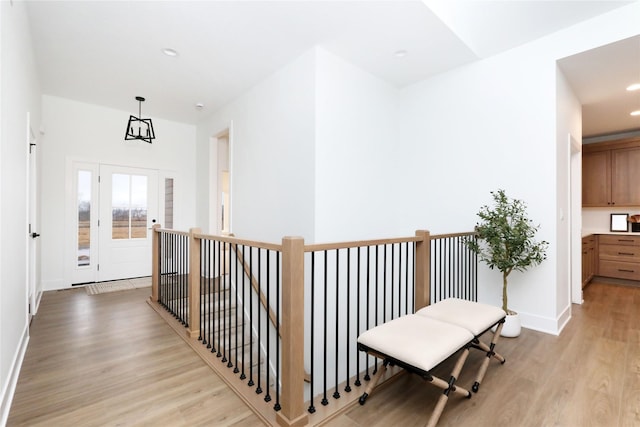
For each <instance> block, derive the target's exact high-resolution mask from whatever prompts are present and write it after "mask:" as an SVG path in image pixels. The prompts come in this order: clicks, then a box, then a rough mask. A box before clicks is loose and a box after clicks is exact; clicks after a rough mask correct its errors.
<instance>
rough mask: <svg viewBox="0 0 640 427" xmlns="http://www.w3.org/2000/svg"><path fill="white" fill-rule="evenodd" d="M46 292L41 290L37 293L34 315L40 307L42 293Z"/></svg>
mask: <svg viewBox="0 0 640 427" xmlns="http://www.w3.org/2000/svg"><path fill="white" fill-rule="evenodd" d="M43 294H44V292H42V291H39V292H38V293H37V294H36V302H35V307H33V313H31V314H33V315H34V316H35V315H36V314H37V313H38V309H39V308H40V301H42V295H43Z"/></svg>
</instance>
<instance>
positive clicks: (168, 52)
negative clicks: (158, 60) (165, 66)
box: [162, 47, 178, 57]
mask: <svg viewBox="0 0 640 427" xmlns="http://www.w3.org/2000/svg"><path fill="white" fill-rule="evenodd" d="M162 53H164V54H165V55H167V56H171V57H175V56H178V51H177V50H175V49H171V48H168V47H165V48H164V49H162Z"/></svg>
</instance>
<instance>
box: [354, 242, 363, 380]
mask: <svg viewBox="0 0 640 427" xmlns="http://www.w3.org/2000/svg"><path fill="white" fill-rule="evenodd" d="M360 249H362V247H361V246H358V252H357V253H356V255H357V260H356V268H357V270H356V335H357V336H359V335H360V305H361V304H360ZM356 351H357V350H356ZM356 354H357V353H356ZM354 384H355V385H356V386H357V387H360V385H361V384H362V383H361V382H360V354H358V356H357V357H356V381H355V382H354Z"/></svg>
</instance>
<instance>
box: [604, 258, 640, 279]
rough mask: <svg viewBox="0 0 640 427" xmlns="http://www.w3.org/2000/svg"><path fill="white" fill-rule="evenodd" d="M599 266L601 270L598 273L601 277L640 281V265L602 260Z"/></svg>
mask: <svg viewBox="0 0 640 427" xmlns="http://www.w3.org/2000/svg"><path fill="white" fill-rule="evenodd" d="M598 266H599V268H600V270H599V272H598V274H599V275H600V276H605V277H616V278H618V279H629V280H640V264H635V263H631V262H619V261H606V260H600V262H599V265H598Z"/></svg>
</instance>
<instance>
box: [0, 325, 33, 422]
mask: <svg viewBox="0 0 640 427" xmlns="http://www.w3.org/2000/svg"><path fill="white" fill-rule="evenodd" d="M28 344H29V327H28V325H25V328H24V331H23V332H22V339H20V345H19V346H18V348H17V351H16V353H15V355H14V357H13V362H12V363H11V368H10V369H9V375H8V376H7V381H6V382H5V383H4V384H2V395H0V426H4V425H6V424H7V419H8V418H9V410H10V409H11V402H13V395H14V393H15V391H16V385H17V384H18V377H19V376H20V369H21V368H22V361H23V360H24V355H25V353H26V351H27V345H28Z"/></svg>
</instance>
